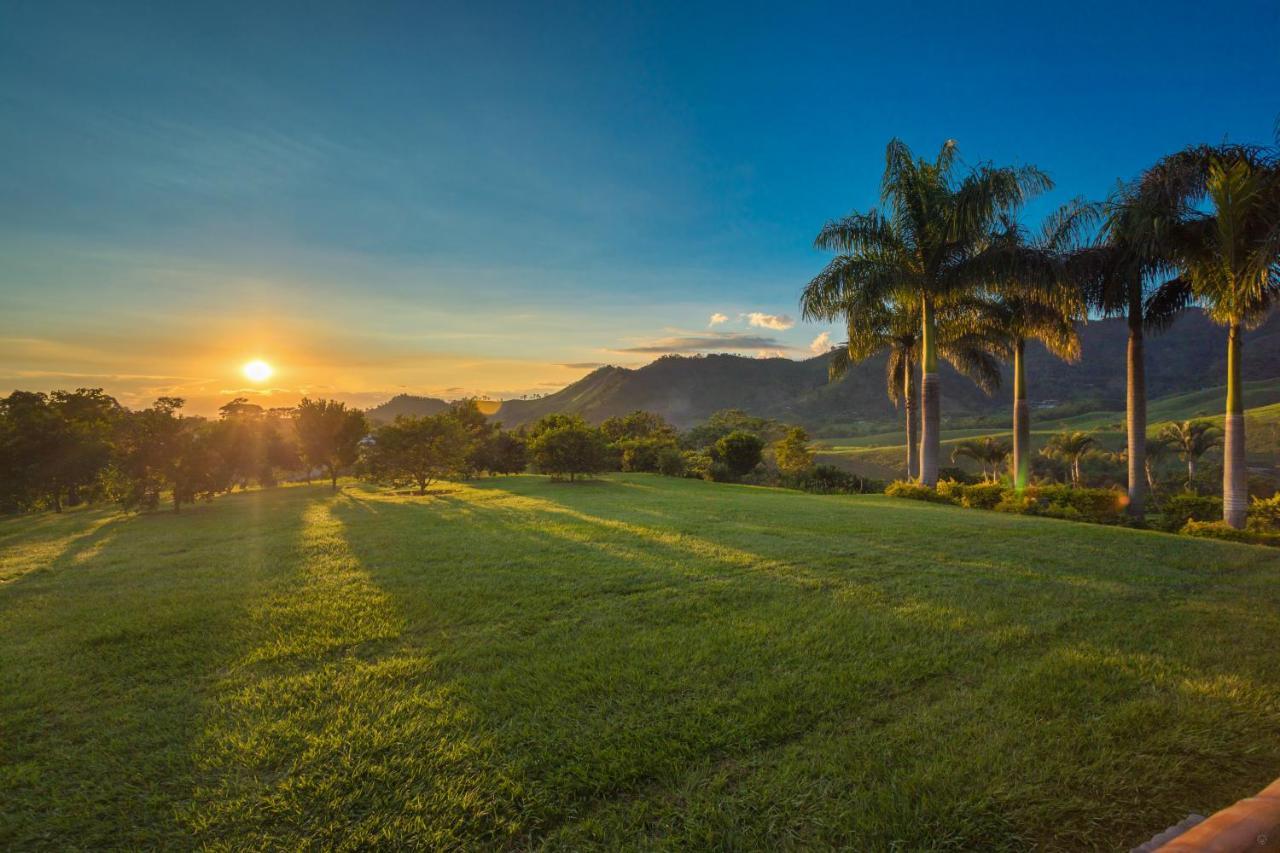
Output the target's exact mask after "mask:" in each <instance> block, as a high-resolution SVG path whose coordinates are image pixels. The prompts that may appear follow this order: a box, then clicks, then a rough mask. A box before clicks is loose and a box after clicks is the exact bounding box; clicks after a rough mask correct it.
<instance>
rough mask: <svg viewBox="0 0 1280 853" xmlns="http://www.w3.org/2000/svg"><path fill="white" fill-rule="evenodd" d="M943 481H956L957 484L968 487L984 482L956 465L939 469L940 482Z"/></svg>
mask: <svg viewBox="0 0 1280 853" xmlns="http://www.w3.org/2000/svg"><path fill="white" fill-rule="evenodd" d="M943 480H954V481H955V482H957V483H960V484H962V485H966V486H968V485H972V484H974V483H981V482H982V478H981V477H977V476H974V475H973V474H970V473H969V472H968V471H966V470H964V469H963V468H959V467H957V466H955V465H947V466H943V467H941V468H939V469H938V481H939V482H941V481H943Z"/></svg>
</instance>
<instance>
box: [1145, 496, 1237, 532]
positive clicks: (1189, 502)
mask: <svg viewBox="0 0 1280 853" xmlns="http://www.w3.org/2000/svg"><path fill="white" fill-rule="evenodd" d="M1160 517H1161V520H1160V528H1161V529H1162V530H1168V531H1170V532H1174V531H1178V530H1181V529H1182V528H1184V527H1186V525H1187V522H1188V521H1215V520H1217V519H1220V518H1222V498H1217V497H1213V496H1212V495H1197V494H1195V493H1193V492H1179V493H1177V494H1175V495H1170V496H1169V497H1167V498H1165V499H1164V500H1163V501H1162V502H1161V504H1160Z"/></svg>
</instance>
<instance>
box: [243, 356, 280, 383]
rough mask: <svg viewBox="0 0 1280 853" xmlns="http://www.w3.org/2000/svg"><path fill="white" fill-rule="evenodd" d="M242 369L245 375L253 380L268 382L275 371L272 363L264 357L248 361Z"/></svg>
mask: <svg viewBox="0 0 1280 853" xmlns="http://www.w3.org/2000/svg"><path fill="white" fill-rule="evenodd" d="M241 370H243V371H244V375H245V376H246V377H247V378H248V379H249V381H251V382H266V381H267V380H268V379H270V378H271V374H272V373H273V372H274V371H272V369H271V365H269V364H267V363H266V362H265V361H263V360H262V359H257V358H255V359H254V360H253V361H250V362H248V363H246V364H245V366H244V367H243V368H241Z"/></svg>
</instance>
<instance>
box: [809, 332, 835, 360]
mask: <svg viewBox="0 0 1280 853" xmlns="http://www.w3.org/2000/svg"><path fill="white" fill-rule="evenodd" d="M829 349H831V335H830V334H828V333H827V332H823V333H822V334H820V335H818V336H817V337H816V338H814V339H813V340H812V341H811V342H810V343H809V352H811V353H813V354H814V355H822V354H823V353H824V352H826V351H827V350H829Z"/></svg>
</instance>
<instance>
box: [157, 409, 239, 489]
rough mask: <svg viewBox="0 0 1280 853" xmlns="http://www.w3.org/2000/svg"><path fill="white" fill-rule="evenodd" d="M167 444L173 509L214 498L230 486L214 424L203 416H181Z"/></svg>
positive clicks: (168, 478)
mask: <svg viewBox="0 0 1280 853" xmlns="http://www.w3.org/2000/svg"><path fill="white" fill-rule="evenodd" d="M177 424H178V426H177V429H176V430H175V431H174V432H173V433H172V435H171V436H170V440H169V441H168V442H167V444H166V446H165V458H164V474H165V479H166V480H167V482H168V484H169V488H170V490H171V491H172V495H173V511H174V512H180V511H181V509H182V505H183V504H184V503H194V502H195V501H196V500H198V499H200V498H204V499H206V500H208V499H210V498H212V497H213V496H214V495H215V494H217V493H218V492H221V491H226V490H227V489H228V488H230V485H231V483H230V481H229V480H228V479H227V476H226V471H227V468H226V465H225V462H224V460H223V458H222V456H221V455H220V454H219V452H218V448H217V440H216V437H215V434H214V431H213V428H212V424H209V423H206V422H205V421H204V419H203V418H178V419H177Z"/></svg>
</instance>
